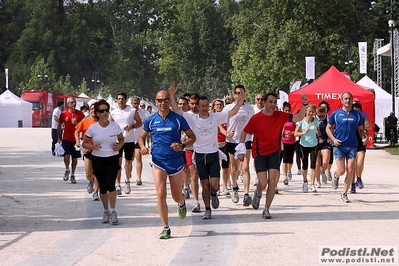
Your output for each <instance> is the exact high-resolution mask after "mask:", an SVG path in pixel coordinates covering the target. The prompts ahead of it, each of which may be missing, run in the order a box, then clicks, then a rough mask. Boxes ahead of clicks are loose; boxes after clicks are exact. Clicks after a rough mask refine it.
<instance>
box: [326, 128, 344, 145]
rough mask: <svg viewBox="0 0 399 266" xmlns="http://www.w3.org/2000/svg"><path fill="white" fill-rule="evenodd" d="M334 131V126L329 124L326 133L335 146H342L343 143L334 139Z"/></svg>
mask: <svg viewBox="0 0 399 266" xmlns="http://www.w3.org/2000/svg"><path fill="white" fill-rule="evenodd" d="M333 129H334V125H331V124H328V125H327V127H326V133H327V136H328V137H329V138H330V139H331V141H332V142H333V143H334V146H335V147H338V146H339V145H341V141H340V140H339V139H336V138H335V137H334V134H333Z"/></svg>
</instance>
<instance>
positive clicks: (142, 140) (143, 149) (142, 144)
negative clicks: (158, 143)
mask: <svg viewBox="0 0 399 266" xmlns="http://www.w3.org/2000/svg"><path fill="white" fill-rule="evenodd" d="M147 137H148V132H147V131H145V130H144V129H142V130H141V133H140V136H139V139H138V142H139V146H140V153H141V154H142V155H146V154H148V153H150V150H149V149H148V148H147V147H146V146H145V140H146V139H147Z"/></svg>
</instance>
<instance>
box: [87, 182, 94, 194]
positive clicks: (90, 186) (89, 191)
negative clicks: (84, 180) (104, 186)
mask: <svg viewBox="0 0 399 266" xmlns="http://www.w3.org/2000/svg"><path fill="white" fill-rule="evenodd" d="M93 191H94V187H93V182H89V184H88V185H87V193H89V194H91V193H93Z"/></svg>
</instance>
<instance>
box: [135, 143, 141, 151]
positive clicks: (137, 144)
mask: <svg viewBox="0 0 399 266" xmlns="http://www.w3.org/2000/svg"><path fill="white" fill-rule="evenodd" d="M134 149H139V150H140V149H141V148H140V145H139V143H138V142H137V143H134Z"/></svg>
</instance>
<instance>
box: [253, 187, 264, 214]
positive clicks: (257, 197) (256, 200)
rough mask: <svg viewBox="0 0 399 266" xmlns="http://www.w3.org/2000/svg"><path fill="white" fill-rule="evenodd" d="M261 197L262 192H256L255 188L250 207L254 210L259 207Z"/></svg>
mask: <svg viewBox="0 0 399 266" xmlns="http://www.w3.org/2000/svg"><path fill="white" fill-rule="evenodd" d="M261 198H262V194H260V195H259V194H258V190H257V189H255V192H254V199H253V201H252V208H254V209H255V210H257V209H258V208H259V203H260V199H261Z"/></svg>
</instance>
